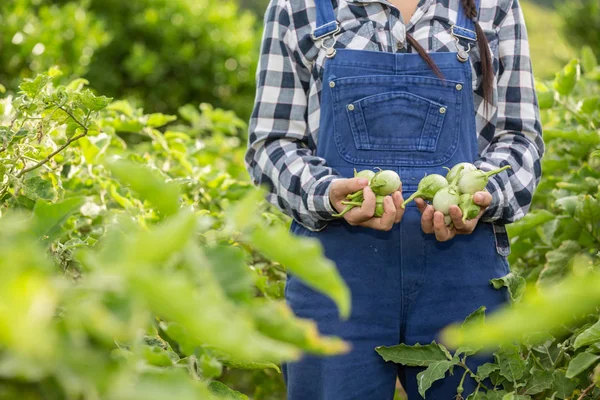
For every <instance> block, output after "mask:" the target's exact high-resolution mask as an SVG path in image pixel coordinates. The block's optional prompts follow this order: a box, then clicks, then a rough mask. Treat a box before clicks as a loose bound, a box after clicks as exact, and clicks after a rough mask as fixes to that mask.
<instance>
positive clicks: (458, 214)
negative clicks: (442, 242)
mask: <svg viewBox="0 0 600 400" xmlns="http://www.w3.org/2000/svg"><path fill="white" fill-rule="evenodd" d="M450 217H451V218H452V223H453V224H454V228H455V229H456V230H457V231H461V232H462V231H465V230H466V222H463V221H462V217H463V213H462V211H461V210H460V208H459V207H458V206H450Z"/></svg>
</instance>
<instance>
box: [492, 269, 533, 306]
mask: <svg viewBox="0 0 600 400" xmlns="http://www.w3.org/2000/svg"><path fill="white" fill-rule="evenodd" d="M490 282H491V284H492V285H493V286H494V289H500V288H501V287H503V286H506V287H507V288H508V293H509V294H510V298H511V300H512V301H513V302H515V303H516V302H518V301H520V300H521V298H522V297H523V293H524V292H525V287H526V285H527V281H526V280H525V278H523V277H522V276H520V275H516V274H515V273H514V272H510V273H508V274H507V275H504V276H503V277H501V278H494V279H492V280H491V281H490Z"/></svg>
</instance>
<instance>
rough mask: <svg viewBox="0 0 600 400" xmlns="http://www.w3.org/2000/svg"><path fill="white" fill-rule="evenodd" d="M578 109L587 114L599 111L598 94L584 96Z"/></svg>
mask: <svg viewBox="0 0 600 400" xmlns="http://www.w3.org/2000/svg"><path fill="white" fill-rule="evenodd" d="M579 109H580V110H581V112H582V113H584V114H587V115H590V114H594V113H595V112H597V111H600V96H592V97H586V98H585V99H583V100H582V101H581V105H580V108H579Z"/></svg>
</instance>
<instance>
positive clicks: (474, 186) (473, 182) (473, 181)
mask: <svg viewBox="0 0 600 400" xmlns="http://www.w3.org/2000/svg"><path fill="white" fill-rule="evenodd" d="M507 169H510V165H507V166H505V167H502V168H498V169H496V170H494V171H489V172H485V171H481V170H476V171H471V172H467V173H466V174H464V175H463V176H461V177H460V179H459V181H458V190H460V192H461V193H470V194H475V193H477V192H480V191H482V190H483V189H485V186H486V185H487V183H488V181H489V179H490V176H492V175H496V174H499V173H500V172H502V171H506V170H507Z"/></svg>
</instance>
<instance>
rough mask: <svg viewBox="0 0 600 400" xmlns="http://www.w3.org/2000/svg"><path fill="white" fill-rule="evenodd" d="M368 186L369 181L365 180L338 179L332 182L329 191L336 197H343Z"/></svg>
mask: <svg viewBox="0 0 600 400" xmlns="http://www.w3.org/2000/svg"><path fill="white" fill-rule="evenodd" d="M368 185H369V180H368V179H366V178H350V179H339V180H335V181H333V183H332V187H331V190H332V192H334V193H335V194H336V195H339V196H340V197H345V196H346V195H347V194H350V193H354V192H356V191H358V190H361V189H364V188H365V187H366V186H368Z"/></svg>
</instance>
